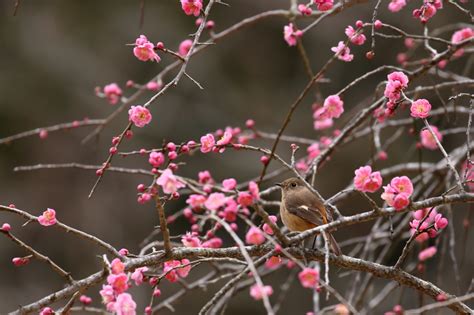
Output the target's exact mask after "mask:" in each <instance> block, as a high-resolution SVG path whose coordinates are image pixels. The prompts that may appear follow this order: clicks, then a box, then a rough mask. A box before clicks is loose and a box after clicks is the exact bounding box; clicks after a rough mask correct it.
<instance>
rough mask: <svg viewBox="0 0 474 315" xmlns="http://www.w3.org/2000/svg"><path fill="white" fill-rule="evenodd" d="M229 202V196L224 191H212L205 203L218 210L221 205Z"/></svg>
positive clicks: (209, 207)
mask: <svg viewBox="0 0 474 315" xmlns="http://www.w3.org/2000/svg"><path fill="white" fill-rule="evenodd" d="M226 202H227V197H226V196H225V195H224V194H223V193H218V192H216V193H212V194H210V195H209V197H208V198H207V200H206V202H205V203H204V205H205V206H206V208H208V209H209V210H213V211H216V210H217V209H219V208H220V207H222V206H223V205H224V204H225V203H226Z"/></svg>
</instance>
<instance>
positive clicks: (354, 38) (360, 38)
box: [345, 25, 366, 46]
mask: <svg viewBox="0 0 474 315" xmlns="http://www.w3.org/2000/svg"><path fill="white" fill-rule="evenodd" d="M345 33H346V35H347V37H349V39H350V40H351V43H353V44H354V45H359V46H360V45H364V43H365V40H366V38H365V35H364V34H362V33H358V32H357V31H356V30H355V29H354V28H353V27H352V26H350V25H349V26H347V27H346V30H345Z"/></svg>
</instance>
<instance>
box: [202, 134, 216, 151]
mask: <svg viewBox="0 0 474 315" xmlns="http://www.w3.org/2000/svg"><path fill="white" fill-rule="evenodd" d="M215 144H216V140H215V139H214V136H213V135H212V134H210V133H208V134H207V135H205V136H202V137H201V152H202V153H207V152H211V151H212V149H213V148H214V145H215Z"/></svg>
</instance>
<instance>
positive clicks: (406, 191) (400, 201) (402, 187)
mask: <svg viewBox="0 0 474 315" xmlns="http://www.w3.org/2000/svg"><path fill="white" fill-rule="evenodd" d="M412 193H413V184H412V182H411V180H410V179H409V178H408V177H406V176H401V177H394V178H392V180H391V181H390V184H389V185H387V186H384V192H383V193H382V196H381V197H382V199H383V200H385V201H386V202H387V204H388V205H389V206H392V207H394V208H395V209H396V210H401V209H403V208H405V207H406V206H408V204H409V203H410V196H411V194H412Z"/></svg>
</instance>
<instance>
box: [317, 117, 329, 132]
mask: <svg viewBox="0 0 474 315" xmlns="http://www.w3.org/2000/svg"><path fill="white" fill-rule="evenodd" d="M333 124H334V121H333V119H332V118H326V119H317V120H315V121H314V124H313V127H314V129H315V130H323V129H328V128H331V127H332V126H333Z"/></svg>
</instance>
